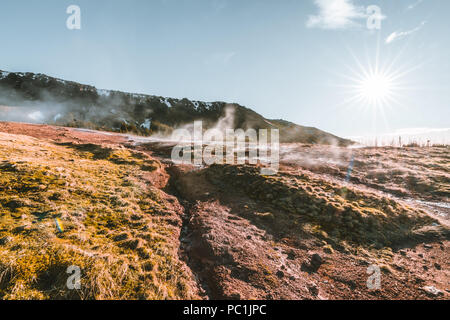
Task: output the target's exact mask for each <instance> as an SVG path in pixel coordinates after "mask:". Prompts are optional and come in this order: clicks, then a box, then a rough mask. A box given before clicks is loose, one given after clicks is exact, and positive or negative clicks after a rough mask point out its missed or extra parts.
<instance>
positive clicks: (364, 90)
mask: <svg viewBox="0 0 450 320" xmlns="http://www.w3.org/2000/svg"><path fill="white" fill-rule="evenodd" d="M392 89H393V84H392V80H391V79H390V78H389V77H388V76H386V75H384V74H373V75H369V76H367V77H365V78H364V79H362V80H361V83H360V84H359V91H360V94H361V96H362V97H363V98H365V99H367V100H369V101H377V100H383V99H386V98H388V97H389V96H390V94H391V93H392Z"/></svg>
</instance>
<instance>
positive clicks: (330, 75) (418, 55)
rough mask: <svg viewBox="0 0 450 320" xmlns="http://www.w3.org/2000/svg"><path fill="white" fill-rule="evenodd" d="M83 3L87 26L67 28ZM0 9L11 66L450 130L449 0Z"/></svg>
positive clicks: (351, 119)
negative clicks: (374, 19) (376, 15)
mask: <svg viewBox="0 0 450 320" xmlns="http://www.w3.org/2000/svg"><path fill="white" fill-rule="evenodd" d="M73 4H76V5H78V6H79V7H80V9H81V30H69V29H68V28H67V27H66V20H67V18H68V16H69V15H68V14H67V13H66V9H67V7H69V6H70V5H73ZM371 5H376V6H378V7H379V8H380V9H381V12H382V14H381V15H380V22H381V27H380V29H368V28H367V19H368V14H367V11H366V9H367V8H368V7H369V6H371ZM0 13H1V19H0V26H1V28H0V41H1V44H2V50H0V61H1V63H0V70H5V71H23V72H35V73H44V74H48V75H50V76H55V77H58V78H62V79H65V80H72V81H77V82H80V83H85V84H90V85H94V86H96V87H97V88H103V89H115V90H121V91H128V92H136V93H145V94H154V95H161V96H167V97H174V98H184V97H186V98H189V99H194V100H203V101H226V102H236V103H239V104H241V105H244V106H246V107H249V108H252V109H254V110H255V111H257V112H259V113H261V114H262V115H264V116H265V117H267V118H272V119H285V120H289V121H292V122H295V123H298V124H301V125H306V126H314V127H317V128H320V129H322V130H325V131H328V132H332V133H334V134H337V135H339V136H344V137H361V136H363V137H374V136H379V135H380V136H385V137H389V139H391V136H392V135H393V136H395V135H397V134H398V133H405V132H412V134H415V132H416V133H417V130H419V129H414V128H420V133H419V134H424V132H425V135H426V134H427V132H431V133H432V134H433V136H434V135H438V139H439V138H442V139H448V135H449V130H450V129H449V127H450V126H449V122H448V119H450V112H449V110H450V109H449V105H450V90H449V89H450V62H449V59H448V57H449V56H450V42H449V40H448V34H449V31H450V21H449V20H448V15H449V14H450V3H449V2H448V1H446V0H405V1H401V2H400V1H395V2H394V1H388V0H377V1H374V0H305V1H295V0H286V1H283V2H282V3H280V2H279V1H269V0H250V1H245V2H244V1H238V0H198V1H193V0H191V1H190V0H155V1H139V0H132V1H107V0H96V1H87V0H78V1H65V0H63V1H60V0H59V1H58V0H48V1H40V2H38V1H30V0H17V1H14V2H2V3H0ZM439 132H444V134H445V135H444V136H439V134H438V133H439ZM408 134H409V133H408ZM446 142H448V141H446Z"/></svg>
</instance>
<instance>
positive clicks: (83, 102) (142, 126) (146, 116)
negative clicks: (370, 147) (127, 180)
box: [0, 71, 352, 146]
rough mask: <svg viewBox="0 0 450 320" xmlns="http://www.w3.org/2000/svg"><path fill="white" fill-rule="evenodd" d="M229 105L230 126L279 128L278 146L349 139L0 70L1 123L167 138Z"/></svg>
mask: <svg viewBox="0 0 450 320" xmlns="http://www.w3.org/2000/svg"><path fill="white" fill-rule="evenodd" d="M2 105H3V106H6V107H1V106H2ZM229 106H232V107H234V109H235V114H234V119H233V122H234V128H242V129H249V128H253V129H256V130H258V129H270V128H278V129H279V130H280V140H281V142H300V143H310V144H335V145H340V146H346V145H350V144H352V142H351V141H350V140H346V139H342V138H339V137H337V136H334V135H332V134H329V133H327V132H324V131H321V130H319V129H316V128H311V127H303V126H300V125H297V124H294V123H291V122H288V121H284V120H268V119H265V118H264V117H263V116H262V115H260V114H258V113H256V112H254V111H253V110H251V109H248V108H246V107H243V106H240V105H238V104H228V103H225V102H202V101H192V100H188V99H173V98H166V97H159V96H152V95H144V94H133V93H127V92H120V91H112V90H100V89H97V88H95V87H93V86H89V85H83V84H80V83H76V82H71V81H65V80H61V79H56V78H53V77H49V76H46V75H43V74H34V73H19V72H18V73H13V72H6V71H0V120H8V121H22V122H39V123H47V124H55V125H61V126H71V127H80V128H88V129H98V130H105V131H114V132H123V133H124V132H132V133H135V134H139V135H146V136H148V135H151V134H154V133H163V134H168V133H170V132H171V131H172V130H173V129H174V128H176V127H179V126H182V125H184V124H188V123H192V122H193V121H194V120H203V122H204V127H205V128H208V127H212V126H214V125H215V124H217V122H218V121H219V119H221V118H222V117H223V116H224V115H225V109H226V108H227V107H229Z"/></svg>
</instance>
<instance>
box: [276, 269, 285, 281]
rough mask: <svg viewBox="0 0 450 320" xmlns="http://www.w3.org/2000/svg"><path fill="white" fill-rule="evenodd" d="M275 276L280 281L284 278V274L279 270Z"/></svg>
mask: <svg viewBox="0 0 450 320" xmlns="http://www.w3.org/2000/svg"><path fill="white" fill-rule="evenodd" d="M276 275H277V277H278V278H280V279H281V278H283V277H284V272H283V271H281V270H280V271H278V272H277V273H276Z"/></svg>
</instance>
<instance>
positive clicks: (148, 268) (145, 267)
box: [142, 261, 154, 272]
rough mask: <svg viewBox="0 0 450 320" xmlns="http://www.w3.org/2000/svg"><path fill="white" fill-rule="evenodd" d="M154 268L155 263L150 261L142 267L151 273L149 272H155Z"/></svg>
mask: <svg viewBox="0 0 450 320" xmlns="http://www.w3.org/2000/svg"><path fill="white" fill-rule="evenodd" d="M153 267H154V266H153V263H152V262H150V261H147V262H145V263H144V264H143V265H142V270H144V271H147V272H149V271H152V270H153Z"/></svg>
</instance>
